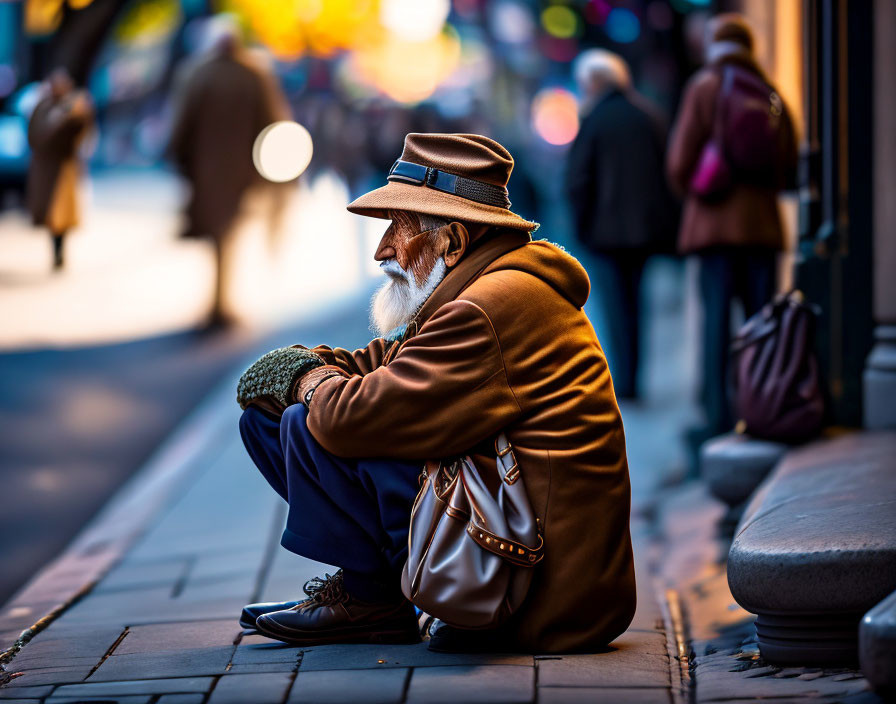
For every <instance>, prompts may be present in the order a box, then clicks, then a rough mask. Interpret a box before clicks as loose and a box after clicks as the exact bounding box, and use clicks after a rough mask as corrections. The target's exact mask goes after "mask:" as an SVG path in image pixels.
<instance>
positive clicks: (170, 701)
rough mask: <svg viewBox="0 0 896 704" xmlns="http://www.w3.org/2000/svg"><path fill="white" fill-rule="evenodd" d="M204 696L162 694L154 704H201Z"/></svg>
mask: <svg viewBox="0 0 896 704" xmlns="http://www.w3.org/2000/svg"><path fill="white" fill-rule="evenodd" d="M204 701H205V695H204V694H163V695H162V696H161V697H159V699H158V701H157V702H156V704H202V703H203V702H204Z"/></svg>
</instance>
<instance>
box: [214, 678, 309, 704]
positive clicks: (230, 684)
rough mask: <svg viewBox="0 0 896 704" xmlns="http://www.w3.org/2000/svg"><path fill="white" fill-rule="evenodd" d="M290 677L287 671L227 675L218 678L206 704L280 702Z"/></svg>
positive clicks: (284, 694) (275, 703) (277, 703)
mask: <svg viewBox="0 0 896 704" xmlns="http://www.w3.org/2000/svg"><path fill="white" fill-rule="evenodd" d="M292 679H293V675H292V674H289V673H282V674H279V673H263V674H250V675H227V676H226V677H222V678H221V679H220V680H218V684H217V686H215V688H214V690H213V691H212V694H211V696H210V697H209V699H208V704H246V702H252V703H253V704H280V702H282V701H283V700H284V699H285V698H286V692H287V690H288V689H289V685H290V684H291V683H292Z"/></svg>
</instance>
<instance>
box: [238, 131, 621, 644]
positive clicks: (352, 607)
mask: <svg viewBox="0 0 896 704" xmlns="http://www.w3.org/2000/svg"><path fill="white" fill-rule="evenodd" d="M512 167H513V159H512V157H511V155H510V154H509V153H508V152H507V151H506V150H505V149H504V148H503V147H502V146H501V145H500V144H498V143H497V142H495V141H493V140H491V139H488V138H486V137H482V136H478V135H464V134H455V135H446V134H409V135H408V136H407V138H406V140H405V145H404V150H403V152H402V155H401V158H400V160H399V161H397V162H396V164H395V165H394V166H393V169H392V172H391V173H390V176H389V183H388V185H386V186H384V187H382V188H379V189H377V190H375V191H373V192H371V193H368V194H366V195H364V196H362V197H361V198H359V199H358V200H356V201H354V202H353V203H351V204H350V205H349V210H350V211H351V212H354V213H359V214H363V215H369V216H373V217H379V218H384V219H391V221H392V223H391V225H390V226H389V227H388V229H387V230H386V233H385V235H384V237H383V239H382V241H381V242H380V245H379V247H378V249H377V252H376V254H375V258H376V259H377V260H378V261H380V262H381V267H382V269H383V270H384V272H385V273H386V275H387V276H388V280H387V282H386V283H385V284H384V286H383V287H382V288H381V289H380V290H379V291H378V292H377V293H376V295H375V296H374V300H373V305H372V317H373V320H374V324H375V327H376V328H377V329H378V330H379V332H380V336H378V337H377V338H376V339H374V340H373V341H372V342H371V343H370V344H369V345H368V346H367V347H366V348H364V349H360V350H356V351H354V352H351V351H348V350H344V349H338V348H337V349H330V348H329V347H315V348H313V349H310V350H309V349H306V348H303V347H300V346H296V347H287V348H283V349H281V350H275V351H274V352H272V353H269V354H268V355H265V357H263V358H262V359H261V360H259V362H257V363H255V364H254V365H252V366H251V367H250V368H249V369H248V370H247V372H246V374H244V376H243V379H242V380H241V383H240V388H239V391H238V400H239V401H240V403H241V405H242V406H243V407H244V408H245V409H246V410H245V412H244V413H243V416H242V419H241V423H240V428H241V433H242V437H243V440H244V443H245V445H246V448H247V450H248V452H249V454H250V456H251V457H252V459H253V460H254V462H255V464H256V465H257V466H258V468H259V469H260V470H261V472H262V473H263V474H264V476H265V478H266V479H267V480H268V481H269V482H270V483H271V485H272V486H273V487H274V489H275V490H277V491H278V493H279V494H280V495H281V496H282V497H283V498H284V499H285V500H286V501H288V503H289V507H290V510H289V514H288V519H287V525H286V530H285V531H284V533H283V537H282V541H281V542H282V545H283V546H284V547H286V548H287V549H289V550H291V551H293V552H296V553H298V554H300V555H304V556H306V557H309V558H311V559H315V560H319V561H321V562H325V563H327V564H332V565H336V566H338V567H340V568H342V569H340V571H339V572H338V573H337V574H336V575H333V576H328V577H327V578H326V579H317V580H312V581H311V582H309V583H308V584H306V594H307V598H306V599H303V600H300V601H293V602H281V603H271V604H252V605H249V606H248V607H246V609H244V611H243V614H242V617H241V623H242V624H243V625H244V626H245V627H255V628H257V629H258V631H260V632H261V633H263V634H264V635H268V636H271V637H273V638H277V639H280V640H283V641H286V642H291V643H299V644H306V645H307V644H313V643H323V642H344V641H364V642H384V641H387V642H395V641H399V642H405V641H411V642H413V641H419V639H420V636H419V632H418V626H417V623H416V620H415V618H414V611H413V609H412V607H411V604H410V603H409V602H408V601H406V600H405V598H404V597H403V596H402V594H401V592H400V591H399V581H400V572H401V569H402V566H403V563H404V560H405V559H406V557H407V554H408V552H407V551H408V524H409V518H410V513H411V505H412V503H413V500H414V497H415V495H416V493H417V489H418V486H419V485H418V476H419V474H420V470H421V469H422V467H423V464H424V461H425V460H427V459H438V458H447V457H452V456H457V455H463V454H469V455H470V456H471V457H472V458H473V461H474V463H475V464H476V466H477V468H479V469H480V471H491V472H493V471H494V466H495V454H494V442H495V437H496V436H497V435H498V434H499V433H501V432H504V433H505V434H506V436H507V438H508V439H509V441H510V442H511V444H512V445H513V447H514V451H515V454H516V459H517V461H518V463H519V467H520V468H521V476H522V478H523V481H524V483H525V487H526V491H527V493H528V496H529V499H530V502H531V505H532V508H533V510H534V512H535V514H536V516H537V518H538V521H539V524H540V526H541V530H542V536H543V539H544V559H543V560H542V561H541V562H540V563H539V564H538V565H537V566H536V567H534V568H532V569H534V570H535V572H534V579H533V581H532V584H531V587H530V590H529V592H528V596H527V597H526V599H525V601H524V602H523V604H522V606H521V608H520V609H519V610H518V611H517V613H515V614H513V615H512V616H511V617H510V620H509V621H507V622H506V623H505V624H503V625H502V626H500V627H499V628H498V629H496V630H494V631H492V632H485V633H483V632H482V631H470V632H464V631H459V630H458V629H452V628H450V627H448V626H445V625H444V624H441V623H440V622H437V625H436V628H435V629H434V630H432V631H431V636H432V638H431V641H430V647H431V648H436V647H438V648H440V649H446V648H450V649H461V650H463V649H473V648H477V647H478V648H481V647H482V646H483V645H484V644H487V645H488V647H489V648H495V649H499V648H500V649H512V650H522V651H528V652H568V651H580V650H594V649H597V648H600V647H602V646H605V645H606V644H607V643H609V642H610V641H612V640H613V639H614V638H616V637H617V636H618V635H619V634H621V633H622V632H623V631H624V630H625V629H626V628H627V627H628V625H629V623H630V621H631V619H632V616H633V614H634V610H635V582H634V572H633V561H632V546H631V538H630V534H629V510H630V486H629V477H628V465H627V459H626V450H625V437H624V433H623V426H622V419H621V417H620V414H619V408H618V406H617V403H616V398H615V395H614V392H613V382H612V380H611V378H610V373H609V370H608V368H607V363H606V359H605V357H604V354H603V352H602V350H601V346H600V343H599V342H598V340H597V337H596V336H595V333H594V329H593V328H592V326H591V323H590V322H589V321H588V318H587V317H586V316H585V313H584V312H583V310H582V306H583V305H584V303H585V301H586V299H587V297H588V293H589V282H588V277H587V275H586V273H585V271H584V269H583V268H582V267H581V266H580V265H579V263H578V262H577V261H576V260H575V259H573V258H572V257H571V256H569V255H568V254H566V253H565V252H564V251H563V250H562V249H560V248H559V247H557V246H555V245H553V244H550V243H548V242H545V241H537V242H535V241H532V238H531V232H532V231H533V230H534V229H535V227H537V226H536V224H535V223H532V222H528V221H526V220H524V219H522V218H521V217H519V216H517V215H515V214H514V213H513V212H511V211H510V210H509V207H510V201H509V200H508V197H507V190H506V184H507V181H508V178H509V175H510V171H511V169H512Z"/></svg>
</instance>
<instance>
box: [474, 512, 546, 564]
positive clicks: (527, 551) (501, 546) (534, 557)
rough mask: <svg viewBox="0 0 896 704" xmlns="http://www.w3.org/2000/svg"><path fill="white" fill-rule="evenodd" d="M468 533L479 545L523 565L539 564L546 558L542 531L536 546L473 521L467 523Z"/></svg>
mask: <svg viewBox="0 0 896 704" xmlns="http://www.w3.org/2000/svg"><path fill="white" fill-rule="evenodd" d="M467 534H468V535H469V536H470V537H471V538H472V539H473V540H474V542H476V544H478V545H479V547H481V548H483V549H485V550H488V551H489V552H493V553H495V555H499V556H500V557H503V558H504V559H505V560H507V561H508V562H512V563H513V564H515V565H519V566H521V567H531V566H533V565H537V564H538V563H539V562H541V560H542V558H544V538H542V537H541V533H539V534H538V545H536V546H535V547H534V548H531V547H529V546H528V545H524V544H523V543H520V542H517V541H515V540H509V539H508V538H501V537H500V536H497V535H495V534H494V533H492V532H491V531H489V530H486V529H485V528H482V527H481V526H477V525H476V524H475V523H473V522H470V523H468V524H467Z"/></svg>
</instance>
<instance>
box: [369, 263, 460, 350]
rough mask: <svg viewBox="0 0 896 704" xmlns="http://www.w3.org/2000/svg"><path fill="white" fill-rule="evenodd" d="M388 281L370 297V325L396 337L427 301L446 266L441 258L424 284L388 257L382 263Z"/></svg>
mask: <svg viewBox="0 0 896 704" xmlns="http://www.w3.org/2000/svg"><path fill="white" fill-rule="evenodd" d="M383 270H384V271H387V272H389V274H388V276H389V280H388V281H386V282H385V283H384V284H383V285H382V286H380V287H379V288H378V289H377V290H376V293H374V294H373V298H371V300H370V327H371V329H372V330H373V332H374V333H375V334H376V335H378V336H379V337H385V338H386V339H387V340H391V339H396V338H398V337H400V336H401V335H402V333H404V331H405V328H406V327H407V325H408V323H410V322H411V320H412V319H413V317H414V316H415V315H416V314H417V311H419V310H420V308H421V307H422V306H423V304H424V303H426V299H427V298H429V297H430V295H431V294H432V292H433V291H435V289H436V286H438V285H439V284H440V283H441V282H442V279H443V278H445V272H446V270H447V267H446V266H445V260H444V259H442V258H441V257H439V258H438V260H437V261H436V263H435V266H433V268H432V271H431V272H430V274H429V276H427V277H426V281H424V282H423V284H417V280H416V279H415V278H414V275H413V274H412V273H410V272H408V271H405V270H404V269H402V268H401V267H400V266H399V265H398V262H397V261H395V260H394V259H390V260H388V261H386V262H384V263H383Z"/></svg>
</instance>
